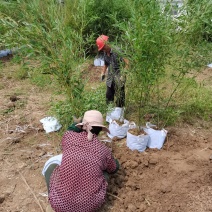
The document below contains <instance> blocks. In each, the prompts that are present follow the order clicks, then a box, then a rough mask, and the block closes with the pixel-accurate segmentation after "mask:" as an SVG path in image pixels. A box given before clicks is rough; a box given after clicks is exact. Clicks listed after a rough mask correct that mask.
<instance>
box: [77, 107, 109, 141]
mask: <svg viewBox="0 0 212 212" xmlns="http://www.w3.org/2000/svg"><path fill="white" fill-rule="evenodd" d="M76 126H83V127H82V128H83V129H84V130H86V131H87V132H88V134H89V135H88V140H90V137H91V135H90V133H91V132H90V130H91V129H92V127H102V130H103V131H105V132H108V133H110V131H109V129H108V128H107V127H106V126H104V124H103V116H102V114H101V113H100V112H99V111H98V110H88V111H86V112H85V114H84V116H83V119H82V122H81V123H79V124H76ZM91 139H92V137H91Z"/></svg>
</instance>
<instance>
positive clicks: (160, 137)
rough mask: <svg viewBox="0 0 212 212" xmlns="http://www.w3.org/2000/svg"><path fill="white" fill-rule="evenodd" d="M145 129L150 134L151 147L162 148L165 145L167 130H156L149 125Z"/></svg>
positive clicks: (149, 144) (149, 145) (149, 142)
mask: <svg viewBox="0 0 212 212" xmlns="http://www.w3.org/2000/svg"><path fill="white" fill-rule="evenodd" d="M144 131H145V132H146V133H147V134H148V135H149V136H150V139H149V141H148V144H147V146H148V147H149V148H157V149H161V148H162V147H163V143H164V141H165V139H166V135H167V130H165V129H162V130H154V129H152V128H151V127H149V126H148V125H147V128H144Z"/></svg>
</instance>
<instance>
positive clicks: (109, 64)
mask: <svg viewBox="0 0 212 212" xmlns="http://www.w3.org/2000/svg"><path fill="white" fill-rule="evenodd" d="M108 39H109V37H108V36H106V35H101V36H99V37H98V38H97V39H96V45H97V47H98V51H103V52H104V62H105V65H104V67H103V71H102V74H101V80H102V81H103V80H104V79H105V73H106V70H107V69H108V76H107V80H106V85H107V91H106V102H107V104H109V103H111V102H114V96H116V106H117V107H124V105H125V81H126V79H125V77H124V75H121V68H124V66H125V67H126V68H128V60H127V59H126V58H123V57H122V56H121V52H120V51H119V50H118V49H115V48H114V49H112V48H111V47H110V46H109V44H108Z"/></svg>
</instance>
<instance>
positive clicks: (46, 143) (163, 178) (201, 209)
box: [0, 63, 212, 212]
mask: <svg viewBox="0 0 212 212" xmlns="http://www.w3.org/2000/svg"><path fill="white" fill-rule="evenodd" d="M17 68H18V67H17V66H14V65H12V64H10V63H6V64H5V65H4V66H3V68H2V70H1V71H0V133H1V134H0V211H2V212H29V211H30V212H38V211H45V208H46V206H47V204H48V201H47V196H46V192H47V190H46V185H45V181H44V178H43V176H42V175H41V171H42V168H43V165H44V163H45V161H46V160H47V159H48V158H49V157H50V156H51V155H56V154H58V153H60V139H61V134H59V133H50V134H46V133H45V131H43V128H42V125H41V124H40V122H39V120H40V119H41V118H44V117H45V116H47V115H48V113H47V112H48V109H49V103H50V101H51V99H52V94H51V92H50V91H48V90H45V89H41V88H38V87H36V86H34V85H32V84H30V83H29V81H28V80H23V81H17V80H14V79H13V78H9V77H8V73H9V72H14V71H15V70H16V69H17ZM90 71H93V72H94V71H95V69H93V70H90ZM94 74H95V73H94ZM14 95H15V96H16V97H18V98H17V99H16V101H14V100H13V99H12V98H11V97H12V96H14ZM11 100H13V101H14V102H13V101H11ZM167 130H168V131H169V134H168V139H167V141H166V143H165V145H164V147H163V149H162V150H154V149H147V150H146V151H145V152H144V153H138V152H135V151H133V152H132V151H131V150H129V149H128V148H127V147H126V144H125V143H126V140H125V139H122V140H121V141H115V142H113V143H112V144H108V146H109V147H110V148H111V149H112V151H113V153H114V155H115V156H116V157H117V158H118V159H119V161H120V163H121V169H120V170H119V172H118V173H117V174H115V175H114V176H113V177H112V178H111V179H110V182H109V184H110V185H109V189H108V196H107V201H106V203H105V205H104V206H103V208H102V209H101V210H100V211H101V212H106V211H111V212H122V211H123V212H124V211H127V212H130V211H132V212H136V211H138V212H140V211H145V212H168V211H170V212H190V211H191V212H209V211H212V161H211V160H210V159H209V158H210V155H211V154H212V131H211V130H212V128H211V123H203V122H201V121H197V122H196V123H195V124H194V125H188V124H184V125H181V126H178V127H169V128H167Z"/></svg>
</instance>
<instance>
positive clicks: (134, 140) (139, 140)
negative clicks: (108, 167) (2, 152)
mask: <svg viewBox="0 0 212 212" xmlns="http://www.w3.org/2000/svg"><path fill="white" fill-rule="evenodd" d="M148 141H149V135H138V136H136V135H133V134H131V133H129V132H127V147H129V148H130V149H131V150H138V151H139V152H143V151H144V150H145V149H146V147H147V143H148Z"/></svg>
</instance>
